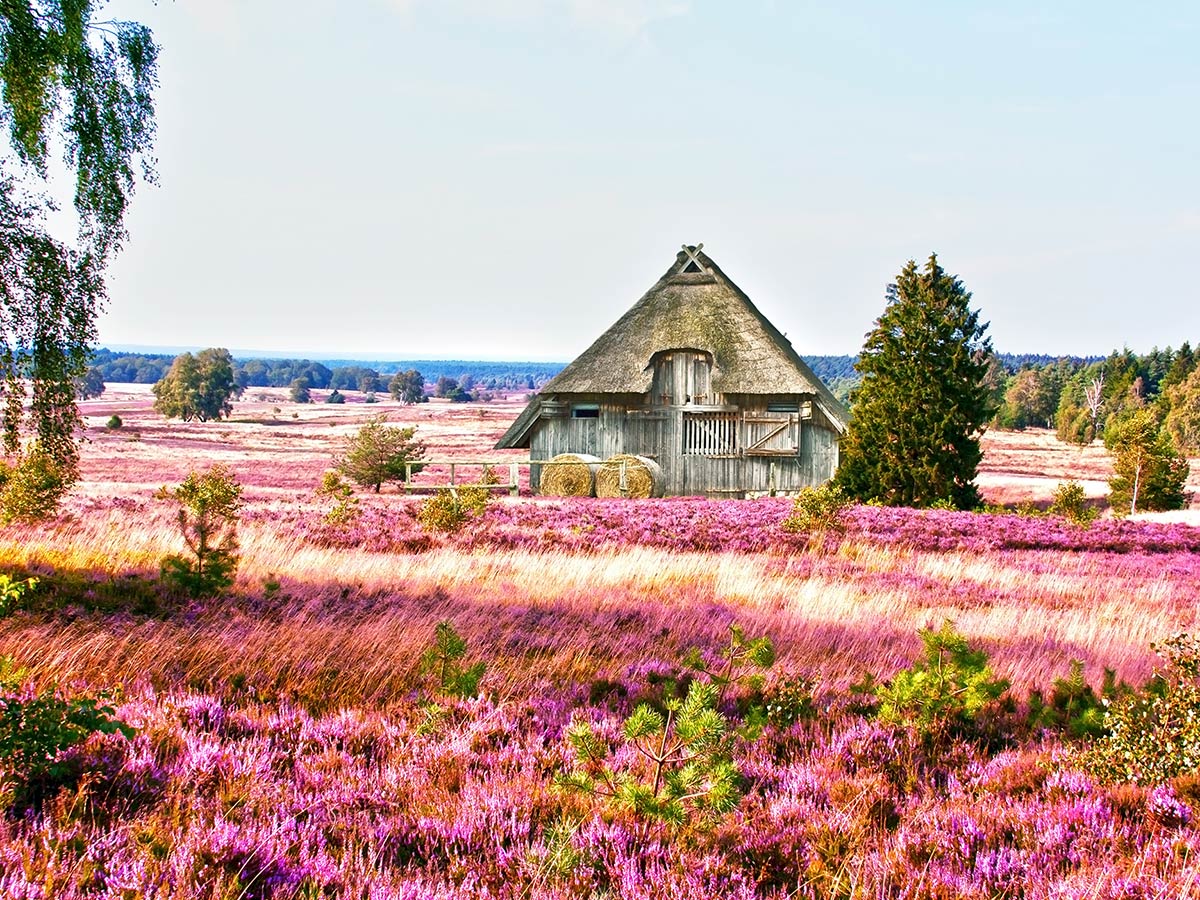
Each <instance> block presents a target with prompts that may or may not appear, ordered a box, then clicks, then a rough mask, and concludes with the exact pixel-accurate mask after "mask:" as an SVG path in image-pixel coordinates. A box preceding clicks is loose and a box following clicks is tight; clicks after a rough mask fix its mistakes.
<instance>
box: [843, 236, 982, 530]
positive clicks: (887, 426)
mask: <svg viewBox="0 0 1200 900" xmlns="http://www.w3.org/2000/svg"><path fill="white" fill-rule="evenodd" d="M970 300H971V294H970V292H968V291H967V290H966V289H965V288H964V287H963V284H962V282H961V281H959V280H958V278H957V277H955V276H954V275H949V274H947V273H946V271H945V270H944V269H943V268H942V267H941V266H940V265H939V264H938V260H937V256H936V254H935V255H933V256H930V257H929V261H928V262H927V263H926V264H925V266H924V267H923V268H922V269H920V270H918V268H917V264H916V263H915V262H913V261H911V260H910V261H909V263H908V265H906V266H905V267H904V271H902V272H901V273H900V275H899V276H898V277H897V279H896V283H895V284H891V285H888V289H887V307H886V308H885V310H884V312H883V315H881V316H880V317H879V319H878V320H877V321H876V323H875V328H874V329H873V330H872V331H870V332H869V333H868V334H867V339H866V343H865V344H864V345H863V349H862V353H861V354H860V356H859V360H858V363H857V365H856V368H857V369H858V371H859V373H860V374H861V376H862V383H861V384H860V385H859V387H858V388H857V389H856V390H855V391H854V393H853V394H851V402H852V404H853V418H852V420H851V422H850V426H849V429H848V430H847V432H846V435H845V436H844V437H843V438H842V442H841V465H840V467H839V468H838V473H837V483H838V484H840V485H841V486H842V488H843V489H844V490H845V491H846V492H847V494H849V495H850V496H852V497H854V498H855V499H857V500H860V501H864V502H866V501H871V502H882V503H885V504H888V505H889V506H930V505H932V504H934V503H939V502H940V503H946V502H949V503H952V504H953V505H954V506H955V507H957V508H959V509H971V508H973V507H975V506H978V505H979V493H978V491H977V490H976V488H975V483H974V482H975V471H976V469H977V467H978V465H979V460H980V457H981V456H982V453H981V451H980V449H979V435H980V433H981V431H982V429H983V427H984V424H985V423H986V422H987V421H988V420H989V419H991V417H992V414H993V413H994V411H995V410H994V407H993V401H992V400H991V397H990V394H989V391H988V388H987V386H986V385H985V384H984V381H983V379H984V376H985V375H986V373H987V370H988V359H989V357H990V356H991V354H992V346H991V341H990V340H987V339H985V338H984V332H985V331H986V330H987V323H986V322H985V323H982V324H981V323H980V322H979V314H978V313H977V312H972V311H971V309H970V307H969V303H970Z"/></svg>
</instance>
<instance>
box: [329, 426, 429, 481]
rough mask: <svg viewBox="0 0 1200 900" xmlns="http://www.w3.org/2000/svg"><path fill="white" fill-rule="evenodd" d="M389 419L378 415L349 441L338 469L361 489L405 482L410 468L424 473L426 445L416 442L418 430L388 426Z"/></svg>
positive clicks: (414, 471)
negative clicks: (422, 463) (391, 482)
mask: <svg viewBox="0 0 1200 900" xmlns="http://www.w3.org/2000/svg"><path fill="white" fill-rule="evenodd" d="M386 423H387V417H386V416H382V415H380V416H375V417H374V418H372V419H370V420H368V421H367V423H366V424H365V425H363V426H362V427H361V428H360V429H358V431H357V432H355V433H354V434H353V435H352V436H351V437H349V438H347V440H346V444H345V446H344V447H343V449H342V453H341V455H340V456H338V457H337V459H336V460H335V468H336V469H337V470H338V471H339V472H341V473H342V474H343V475H345V476H346V477H347V478H349V479H350V480H351V481H353V482H354V483H355V484H358V485H360V486H361V487H370V488H374V490H375V493H377V494H378V493H379V489H380V488H381V487H382V486H383V483H384V482H385V481H404V480H405V479H407V477H408V471H409V465H410V464H411V471H412V473H413V474H414V475H415V474H416V473H417V472H419V471H421V468H422V466H421V465H420V459H421V457H422V455H424V453H425V445H424V444H422V443H421V442H420V441H419V440H417V439H416V437H415V435H416V432H417V429H416V428H411V427H410V428H398V427H396V426H394V425H388V424H386Z"/></svg>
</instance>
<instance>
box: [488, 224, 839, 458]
mask: <svg viewBox="0 0 1200 900" xmlns="http://www.w3.org/2000/svg"><path fill="white" fill-rule="evenodd" d="M702 246H703V245H699V246H698V247H684V249H683V250H681V251H680V252H679V253H678V254H677V255H676V258H675V261H674V263H673V264H672V265H671V267H670V268H669V269H667V271H666V273H665V274H664V275H663V276H662V277H661V278H660V279H659V280H658V281H657V282H656V283H655V284H654V286H653V287H651V288H650V290H648V291H647V292H646V293H645V294H644V295H643V296H642V298H641V299H640V300H638V302H637V303H635V304H634V305H633V307H632V308H631V309H629V311H628V312H626V313H625V314H624V315H623V316H621V318H620V319H618V320H617V321H616V322H615V323H614V324H613V325H612V326H611V327H610V328H609V329H608V330H607V331H605V332H604V333H603V334H602V335H600V337H599V338H597V339H596V341H595V342H594V343H593V344H592V345H591V346H590V347H588V348H587V349H586V350H585V351H584V352H583V353H581V354H580V355H579V357H578V358H576V359H575V360H574V362H572V363H571V364H570V365H568V366H567V367H566V368H565V369H563V370H562V372H560V373H559V374H558V375H557V376H555V377H554V378H553V379H551V380H550V381H549V382H547V383H546V384H545V386H544V387H543V388H542V390H541V392H540V394H539V396H538V397H535V398H534V399H533V400H532V401H531V402H530V404H529V406H528V407H526V409H525V410H524V412H522V414H521V415H520V416H519V417H518V418H517V420H516V421H515V422H514V423H513V425H512V426H511V427H510V428H509V429H508V431H507V432H505V434H504V436H503V437H502V438H501V439H500V441H499V443H497V445H496V446H497V448H501V449H503V448H513V447H528V446H529V445H530V433H531V431H532V429H533V427H534V425H535V424H536V423H537V422H538V420H539V418H540V417H542V415H543V412H544V411H545V410H544V408H543V406H544V404H546V403H549V404H553V403H555V402H556V399H555V398H560V397H562V396H563V395H567V396H575V397H591V398H596V399H603V398H605V397H613V398H616V397H621V398H632V397H634V396H635V395H651V394H652V392H657V391H658V390H660V386H659V385H657V384H656V383H655V378H656V372H660V373H661V366H656V361H661V360H662V359H663V358H664V355H670V354H673V353H677V352H678V351H684V352H686V353H688V354H693V355H694V356H695V358H696V359H698V360H702V361H703V363H704V374H703V382H704V384H703V387H704V391H703V393H702V394H697V395H696V396H695V397H693V396H691V395H689V396H688V398H687V400H688V402H692V401H693V400H698V401H699V402H700V403H701V404H702V403H703V402H704V400H705V399H706V396H705V395H707V398H710V402H712V401H713V400H715V398H717V397H729V396H753V395H771V396H776V397H779V396H800V397H810V398H812V402H815V404H816V405H817V407H818V408H819V412H820V413H821V416H822V419H823V420H824V421H825V422H826V423H827V424H828V425H829V426H830V427H831V428H832V429H833V430H835V431H836V432H837V433H842V432H844V431H845V427H846V422H847V419H848V413H847V411H846V409H845V407H844V406H842V404H841V403H839V402H838V400H837V399H836V398H835V397H834V396H833V394H832V393H831V392H830V391H829V389H828V388H827V387H826V386H825V384H824V383H822V381H821V380H820V379H819V378H817V377H816V375H814V374H813V372H812V370H811V369H810V368H809V367H808V365H807V364H806V363H805V362H804V360H803V359H801V358H800V356H799V355H798V354H797V353H796V351H795V350H794V349H793V348H792V345H791V343H790V342H789V341H788V339H787V338H786V337H784V336H783V334H781V333H780V332H779V330H778V329H776V328H775V326H774V325H772V324H771V323H770V322H769V321H768V320H767V319H766V317H764V316H763V314H762V313H761V312H759V311H758V309H757V307H755V305H754V304H753V303H752V302H751V300H750V298H749V297H747V296H746V294H745V293H743V292H742V290H741V289H740V288H739V287H738V286H737V285H736V284H734V283H733V281H731V280H730V279H729V278H728V277H727V276H726V275H725V273H724V272H722V271H721V269H720V268H719V267H718V266H717V265H716V263H714V262H713V261H712V259H711V258H709V257H708V256H707V255H706V254H705V253H703V252H702V250H701V249H700V247H702ZM697 377H699V376H697ZM697 390H698V388H697ZM663 396H664V402H666V395H665V394H664V395H663Z"/></svg>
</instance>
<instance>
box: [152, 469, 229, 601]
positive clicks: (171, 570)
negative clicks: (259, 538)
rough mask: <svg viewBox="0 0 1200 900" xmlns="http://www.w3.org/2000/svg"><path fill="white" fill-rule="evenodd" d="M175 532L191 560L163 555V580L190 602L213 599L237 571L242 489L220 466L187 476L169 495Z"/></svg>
mask: <svg viewBox="0 0 1200 900" xmlns="http://www.w3.org/2000/svg"><path fill="white" fill-rule="evenodd" d="M166 494H167V495H168V496H171V497H173V498H174V499H175V500H176V501H178V503H179V533H180V535H181V536H182V537H183V541H184V543H185V544H186V545H187V548H188V550H189V551H190V553H191V556H182V555H177V556H168V557H167V558H166V559H164V560H163V562H162V568H161V572H162V577H163V579H164V580H165V581H167V582H168V583H169V584H172V585H173V586H175V587H176V588H179V589H180V590H183V591H184V592H186V593H188V594H190V595H191V596H193V597H200V596H206V595H210V594H216V593H219V592H220V591H222V590H224V589H225V588H227V587H229V586H230V585H231V584H233V579H234V575H235V574H236V572H237V563H238V556H237V522H238V511H239V509H240V508H241V498H242V487H241V485H239V484H238V483H237V481H236V480H235V479H234V477H233V473H232V472H231V471H230V470H229V469H228V468H226V467H225V466H223V465H221V464H217V465H215V466H213V467H212V468H210V469H209V470H208V471H207V472H205V473H203V474H200V473H197V472H191V473H189V474H188V477H187V478H186V479H185V480H184V481H183V483H182V484H180V485H179V487H178V488H176V489H175V490H174V491H166Z"/></svg>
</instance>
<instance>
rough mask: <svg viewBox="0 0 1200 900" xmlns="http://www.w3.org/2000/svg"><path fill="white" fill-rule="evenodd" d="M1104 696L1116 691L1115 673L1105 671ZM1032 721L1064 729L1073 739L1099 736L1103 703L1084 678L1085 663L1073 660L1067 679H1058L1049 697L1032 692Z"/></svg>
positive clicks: (1059, 729)
mask: <svg viewBox="0 0 1200 900" xmlns="http://www.w3.org/2000/svg"><path fill="white" fill-rule="evenodd" d="M1104 680H1105V688H1104V691H1103V694H1104V696H1107V697H1111V696H1112V695H1113V694H1114V693H1115V690H1116V686H1115V678H1114V673H1113V671H1112V670H1111V669H1106V670H1105V673H1104ZM1029 722H1030V724H1031V725H1033V726H1034V727H1037V728H1052V729H1054V730H1056V731H1064V732H1066V733H1067V735H1069V736H1070V737H1073V738H1084V737H1092V738H1095V737H1100V736H1101V735H1103V734H1104V733H1105V732H1106V729H1105V727H1104V702H1103V701H1102V700H1101V698H1100V697H1098V696H1096V692H1095V691H1094V690H1092V686H1091V685H1090V684H1088V683H1087V679H1086V678H1084V677H1083V662H1082V661H1081V660H1078V659H1073V660H1071V670H1070V672H1069V674H1068V675H1067V677H1066V678H1056V679H1055V680H1054V686H1053V687H1052V689H1051V691H1050V697H1049V699H1048V700H1047V699H1046V697H1045V696H1044V695H1043V694H1042V692H1041V691H1037V690H1035V691H1031V692H1030V694H1029Z"/></svg>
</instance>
